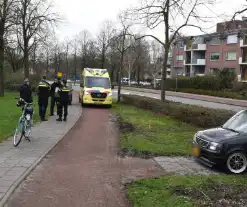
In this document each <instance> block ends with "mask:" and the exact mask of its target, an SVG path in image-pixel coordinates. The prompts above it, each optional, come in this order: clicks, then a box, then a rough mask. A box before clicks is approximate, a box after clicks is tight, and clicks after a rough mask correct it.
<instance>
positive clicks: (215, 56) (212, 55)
mask: <svg viewBox="0 0 247 207" xmlns="http://www.w3.org/2000/svg"><path fill="white" fill-rule="evenodd" d="M219 59H220V53H218V52H212V53H210V60H211V61H217V60H219Z"/></svg>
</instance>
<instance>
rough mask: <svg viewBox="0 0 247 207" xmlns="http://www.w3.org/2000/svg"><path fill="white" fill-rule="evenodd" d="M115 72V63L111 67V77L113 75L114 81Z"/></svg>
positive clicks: (112, 79)
mask: <svg viewBox="0 0 247 207" xmlns="http://www.w3.org/2000/svg"><path fill="white" fill-rule="evenodd" d="M114 72H115V65H113V66H112V69H111V74H110V77H111V81H112V82H114V77H113V76H114Z"/></svg>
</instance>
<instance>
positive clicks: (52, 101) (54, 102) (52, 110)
mask: <svg viewBox="0 0 247 207" xmlns="http://www.w3.org/2000/svg"><path fill="white" fill-rule="evenodd" d="M56 102H57V101H56V98H55V97H51V105H50V114H54V107H55V105H56Z"/></svg>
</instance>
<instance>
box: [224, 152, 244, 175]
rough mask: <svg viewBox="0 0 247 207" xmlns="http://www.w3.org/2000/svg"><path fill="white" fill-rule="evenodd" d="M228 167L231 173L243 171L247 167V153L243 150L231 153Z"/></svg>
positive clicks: (227, 162)
mask: <svg viewBox="0 0 247 207" xmlns="http://www.w3.org/2000/svg"><path fill="white" fill-rule="evenodd" d="M226 167H227V169H228V170H229V171H230V172H231V173H234V174H241V173H243V172H244V171H245V170H246V169H247V158H246V155H245V154H244V153H243V152H241V151H237V152H233V153H231V154H230V155H229V156H228V157H227V161H226Z"/></svg>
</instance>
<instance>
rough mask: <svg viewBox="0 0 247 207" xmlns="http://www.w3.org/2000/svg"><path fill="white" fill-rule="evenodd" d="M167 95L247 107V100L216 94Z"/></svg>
mask: <svg viewBox="0 0 247 207" xmlns="http://www.w3.org/2000/svg"><path fill="white" fill-rule="evenodd" d="M123 89H124V90H127V91H135V92H141V93H153V94H160V91H159V90H157V91H156V90H153V89H145V90H143V89H139V88H129V87H126V88H125V87H123ZM148 90H149V91H148ZM166 95H167V96H173V97H180V98H186V99H193V100H199V101H207V102H212V103H220V104H226V105H232V106H240V107H247V101H246V100H237V99H230V98H222V97H214V96H207V95H200V94H190V93H182V92H173V91H166ZM212 99H214V100H212Z"/></svg>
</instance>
